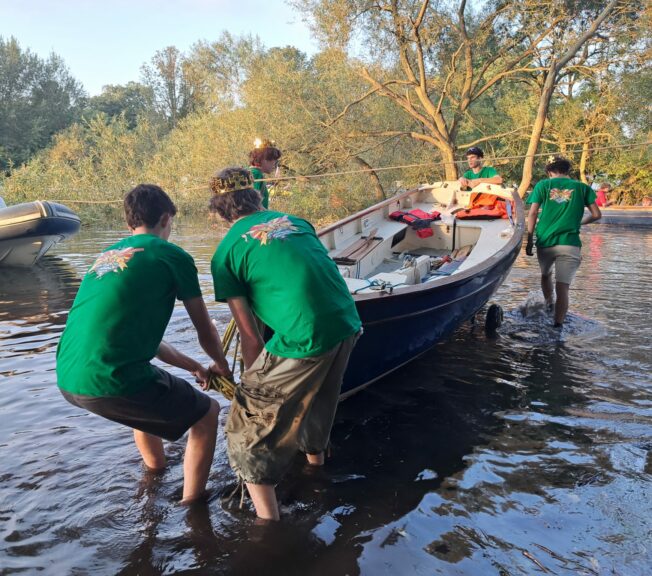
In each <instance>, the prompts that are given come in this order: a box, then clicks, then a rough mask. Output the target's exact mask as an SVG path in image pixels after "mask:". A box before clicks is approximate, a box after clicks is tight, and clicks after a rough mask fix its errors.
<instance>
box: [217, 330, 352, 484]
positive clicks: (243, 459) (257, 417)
mask: <svg viewBox="0 0 652 576" xmlns="http://www.w3.org/2000/svg"><path fill="white" fill-rule="evenodd" d="M357 339H358V335H357V334H355V335H353V336H350V337H349V338H347V339H346V340H343V341H342V342H340V343H339V344H338V345H337V346H335V347H334V348H333V349H331V350H329V351H328V352H326V353H325V354H322V355H320V356H311V357H309V358H282V357H280V356H275V355H273V354H270V353H269V352H268V351H267V350H266V349H263V351H262V352H261V353H260V355H259V356H258V358H257V359H256V360H255V362H254V363H253V364H252V365H251V366H250V367H249V368H248V369H247V370H245V372H244V373H243V374H242V378H241V383H240V385H239V386H238V387H237V389H236V394H235V398H234V400H233V403H232V404H231V410H230V412H229V417H228V420H227V422H226V427H225V431H226V437H227V449H228V454H229V462H230V464H231V467H232V468H233V469H234V470H235V472H236V474H238V475H239V476H240V477H241V478H242V479H244V480H245V482H249V483H252V484H277V483H278V482H279V481H280V480H281V478H282V477H283V475H284V474H285V472H286V471H287V469H288V468H289V467H290V465H291V463H292V460H293V458H294V456H295V455H296V453H297V451H302V452H305V453H306V454H319V453H320V452H322V451H323V450H325V449H326V446H327V445H328V441H329V438H330V432H331V428H332V426H333V420H334V418H335V410H336V409H337V402H338V400H339V395H340V389H341V387H342V377H343V376H344V371H345V370H346V366H347V364H348V361H349V356H350V355H351V350H353V346H354V345H355V342H356V340H357Z"/></svg>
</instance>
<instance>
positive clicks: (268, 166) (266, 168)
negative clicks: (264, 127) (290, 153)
mask: <svg viewBox="0 0 652 576" xmlns="http://www.w3.org/2000/svg"><path fill="white" fill-rule="evenodd" d="M280 158H281V151H280V150H279V149H278V148H277V147H276V143H275V142H274V141H273V140H261V139H260V138H256V140H255V142H254V149H253V150H252V151H251V152H249V164H250V166H249V171H250V172H251V175H252V176H253V180H254V184H253V186H254V190H258V192H259V193H260V196H261V198H262V206H263V208H265V209H267V208H269V188H268V187H267V183H266V182H265V181H264V178H265V175H266V174H272V173H276V172H277V170H278V166H279V164H278V162H279V159H280Z"/></svg>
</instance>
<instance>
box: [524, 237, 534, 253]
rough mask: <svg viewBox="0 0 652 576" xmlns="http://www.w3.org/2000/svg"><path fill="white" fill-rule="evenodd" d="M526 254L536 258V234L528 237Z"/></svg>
mask: <svg viewBox="0 0 652 576" xmlns="http://www.w3.org/2000/svg"><path fill="white" fill-rule="evenodd" d="M525 253H526V254H527V255H528V256H534V234H528V235H527V244H526V245H525Z"/></svg>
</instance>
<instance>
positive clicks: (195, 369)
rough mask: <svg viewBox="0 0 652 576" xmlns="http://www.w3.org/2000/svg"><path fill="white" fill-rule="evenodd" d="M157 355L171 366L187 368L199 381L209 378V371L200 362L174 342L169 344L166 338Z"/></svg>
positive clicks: (159, 346)
mask: <svg viewBox="0 0 652 576" xmlns="http://www.w3.org/2000/svg"><path fill="white" fill-rule="evenodd" d="M156 357H157V358H158V359H159V360H161V361H163V362H165V363H166V364H170V366H176V367H177V368H182V369H183V370H187V371H188V372H190V373H191V374H192V375H193V376H194V377H195V378H196V379H197V380H198V381H199V382H202V383H204V382H206V379H207V378H208V371H207V370H206V369H205V368H204V367H203V366H202V365H201V364H200V363H199V362H197V361H196V360H194V359H192V358H190V356H186V355H185V354H184V353H183V352H180V351H179V350H177V349H176V348H175V347H174V346H172V344H168V343H167V342H165V341H164V340H163V341H161V343H160V344H159V345H158V350H157V351H156Z"/></svg>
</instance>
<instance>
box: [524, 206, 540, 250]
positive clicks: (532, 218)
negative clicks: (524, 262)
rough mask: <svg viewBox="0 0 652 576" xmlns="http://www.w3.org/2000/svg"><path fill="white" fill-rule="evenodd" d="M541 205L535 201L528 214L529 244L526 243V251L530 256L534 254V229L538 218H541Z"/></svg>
mask: <svg viewBox="0 0 652 576" xmlns="http://www.w3.org/2000/svg"><path fill="white" fill-rule="evenodd" d="M539 206H540V204H539V203H538V202H533V203H532V204H531V205H530V211H529V212H528V215H527V244H526V245H525V253H526V254H527V255H528V256H532V255H533V254H534V252H533V248H534V229H535V228H536V225H537V219H538V218H539Z"/></svg>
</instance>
